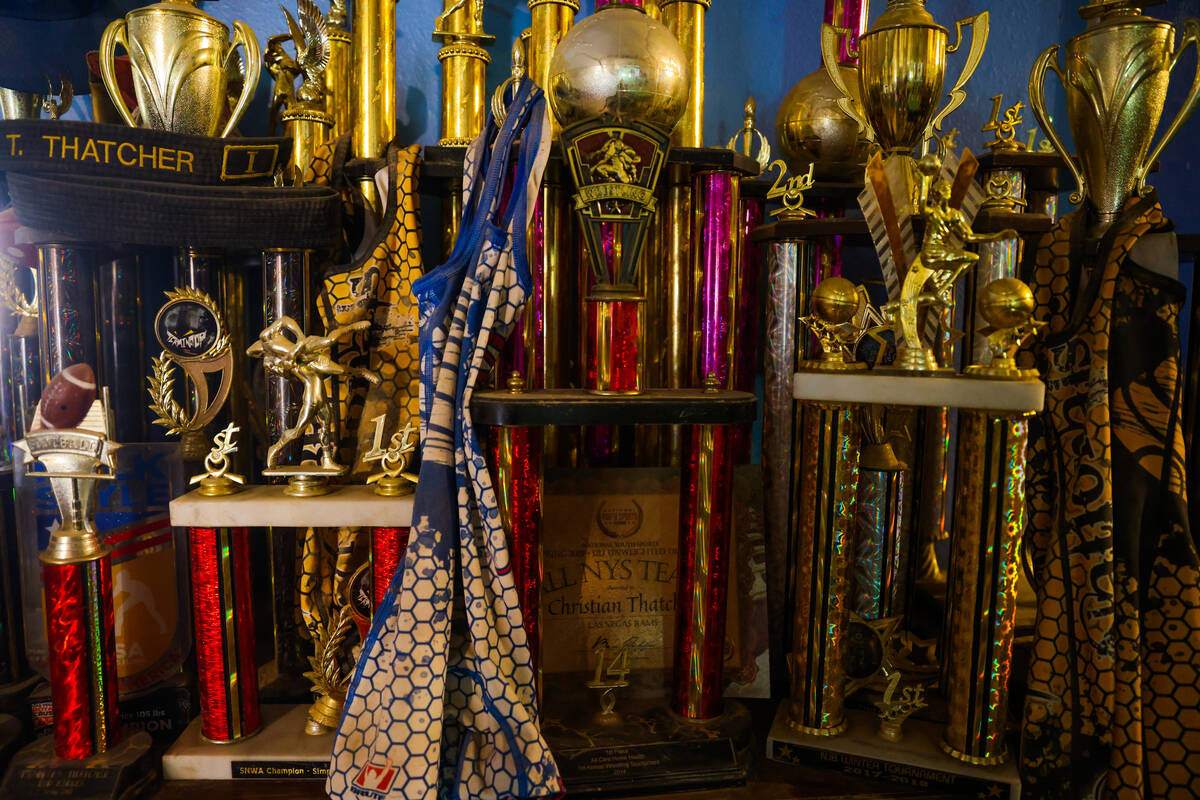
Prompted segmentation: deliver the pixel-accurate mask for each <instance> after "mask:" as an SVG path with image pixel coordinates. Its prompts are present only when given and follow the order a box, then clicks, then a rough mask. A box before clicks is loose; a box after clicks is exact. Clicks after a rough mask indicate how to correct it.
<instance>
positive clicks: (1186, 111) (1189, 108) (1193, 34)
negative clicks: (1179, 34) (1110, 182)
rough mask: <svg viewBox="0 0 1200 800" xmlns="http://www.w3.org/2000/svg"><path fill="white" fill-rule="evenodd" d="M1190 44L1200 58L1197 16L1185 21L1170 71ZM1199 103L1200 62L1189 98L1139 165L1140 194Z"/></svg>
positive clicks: (1199, 34)
mask: <svg viewBox="0 0 1200 800" xmlns="http://www.w3.org/2000/svg"><path fill="white" fill-rule="evenodd" d="M1188 45H1196V50H1197V57H1198V58H1200V20H1198V19H1195V18H1193V19H1188V20H1184V22H1183V41H1181V42H1180V43H1179V49H1178V50H1176V51H1175V52H1174V53H1172V54H1171V63H1170V65H1169V66H1168V67H1167V72H1168V73H1170V72H1174V71H1175V67H1176V66H1177V65H1178V64H1179V59H1180V57H1181V56H1183V51H1184V50H1187V48H1188ZM1197 104H1200V63H1197V65H1196V77H1195V78H1193V79H1192V88H1191V89H1190V90H1189V91H1188V96H1187V99H1186V100H1184V101H1183V107H1182V108H1180V109H1179V113H1178V114H1176V115H1175V119H1174V120H1173V121H1172V122H1171V125H1170V127H1168V128H1167V130H1166V133H1164V134H1163V135H1162V138H1161V139H1159V140H1158V144H1156V145H1154V149H1153V150H1151V151H1150V155H1148V156H1146V160H1145V161H1143V162H1142V164H1141V166H1139V167H1138V172H1137V183H1135V184H1134V185H1135V186H1136V187H1137V193H1138V194H1139V195H1144V194H1145V193H1146V189H1147V186H1146V175H1147V174H1148V173H1149V172H1150V167H1151V166H1152V165H1153V164H1154V162H1155V161H1157V160H1158V157H1159V156H1160V155H1162V151H1163V148H1165V147H1166V146H1167V145H1168V144H1170V142H1171V140H1172V139H1174V138H1175V134H1177V133H1179V129H1180V128H1181V127H1183V123H1185V122H1187V121H1188V117H1190V116H1192V112H1193V111H1195V110H1196V106H1197Z"/></svg>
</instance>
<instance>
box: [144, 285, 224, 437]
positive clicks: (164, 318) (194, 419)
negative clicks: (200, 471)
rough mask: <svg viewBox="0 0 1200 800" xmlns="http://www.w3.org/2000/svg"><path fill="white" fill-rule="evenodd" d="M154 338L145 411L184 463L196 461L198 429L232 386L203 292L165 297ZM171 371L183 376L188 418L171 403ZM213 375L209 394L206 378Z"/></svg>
mask: <svg viewBox="0 0 1200 800" xmlns="http://www.w3.org/2000/svg"><path fill="white" fill-rule="evenodd" d="M154 335H155V337H156V338H157V339H158V344H159V346H160V347H162V354H161V355H159V357H158V358H155V359H152V361H151V364H152V366H153V372H152V373H151V375H150V386H149V389H150V410H151V411H153V412H154V413H155V414H156V415H157V417H156V418H155V420H154V424H155V425H161V426H163V427H164V428H166V429H167V434H168V435H171V436H174V435H176V434H178V435H179V436H180V439H181V444H182V446H183V458H184V460H185V461H199V460H200V459H202V458H204V454H205V451H206V446H205V440H206V437H205V435H204V427H205V426H206V425H208V423H210V422H212V420H213V418H214V417H216V416H217V413H218V412H220V410H221V406H223V405H224V404H225V399H226V398H227V397H229V388H230V386H232V384H233V351H232V350H231V349H230V347H229V334H228V332H227V331H226V330H225V321H224V320H223V319H222V317H221V312H220V311H219V310H218V309H217V304H216V303H215V302H213V299H212V298H211V297H209V296H208V295H207V294H205V293H204V292H201V291H198V290H196V289H190V288H186V287H185V288H182V289H175V290H174V291H170V292H167V302H166V304H164V305H163V307H162V308H161V309H159V311H158V315H157V316H156V317H155V318H154ZM175 367H179V368H180V369H182V370H183V374H184V375H185V376H186V383H185V385H184V387H183V389H184V394H185V395H186V396H187V398H189V399H187V400H185V403H187V404H190V405H191V406H192V410H191V411H190V412H189V411H187V410H186V408H185V407H184V404H181V403H180V402H178V401H177V400H176V397H175ZM214 373H216V374H217V375H218V380H217V388H216V391H215V392H211V391H210V387H209V380H208V376H209V375H212V374H214Z"/></svg>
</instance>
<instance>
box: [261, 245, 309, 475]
mask: <svg viewBox="0 0 1200 800" xmlns="http://www.w3.org/2000/svg"><path fill="white" fill-rule="evenodd" d="M262 261H263V326H264V327H266V326H268V325H270V324H272V323H273V322H275V321H277V320H279V319H282V318H283V317H291V318H292V319H294V320H296V321H297V322H298V323H299V324H300V327H302V328H303V329H305V330H307V329H308V323H309V313H308V311H309V308H310V305H311V300H310V297H309V286H310V283H309V251H307V250H291V249H283V248H272V249H270V250H264V251H263V254H262ZM299 403H300V398H299V397H298V396H297V392H296V390H295V388H294V387H293V386H292V384H291V383H290V382H289V381H288V380H287V379H286V378H281V377H271V376H268V377H267V409H266V412H267V413H266V422H267V431H266V433H267V441H270V442H275V441H278V440H279V439H280V438H281V437H282V436H283V431H284V428H285V427H286V423H287V420H288V419H291V418H292V417H293V416H294V415H295V411H296V410H297V409H298V408H299ZM298 455H299V447H298V446H296V445H294V444H293V445H290V446H288V447H287V448H285V449H284V451H283V453H282V455H281V458H280V463H284V464H288V463H292V461H293V460H295V459H296V458H297V457H298Z"/></svg>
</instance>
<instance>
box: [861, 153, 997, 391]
mask: <svg viewBox="0 0 1200 800" xmlns="http://www.w3.org/2000/svg"><path fill="white" fill-rule="evenodd" d="M921 167H922V169H923V170H926V171H927V172H929V173H931V175H937V174H938V172H940V171H941V163H940V162H937V161H933V162H930V164H929V165H927V164H926V162H925V160H924V159H923V160H922V163H921ZM950 196H951V187H950V183H949V182H948V181H947V180H945V179H944V178H941V177H938V178H936V179H935V180H933V182H932V184H931V185H930V187H929V193H928V196H927V197H926V200H925V208H924V213H923V216H924V218H925V239H924V241H922V243H921V251H920V253H919V254H918V255H917V258H916V259H915V260H914V261H913V263H912V265H911V266H910V267H909V270H908V273H907V274H906V275H905V277H904V284H903V286H902V287H901V289H900V299H899V300H896V301H894V302H891V303H888V304H887V305H885V306H884V307H883V308H882V309H881V311H882V312H883V315H884V316H885V317H886V318H887V319H888V320H889V321H890V322H891V323H892V324H893V326H894V330H895V334H896V341H897V343H898V346H897V354H896V362H895V365H894V366H895V368H897V369H900V370H904V371H911V372H936V371H941V370H943V369H948V368H942V367H940V366H939V365H938V362H937V358H936V357H935V356H934V352H933V350H932V348H931V347H930V345H929V344H928V343H926V342H925V341H923V340H922V339H921V331H920V328H919V327H918V324H917V319H918V316H919V315H920V312H921V311H922V310H923V309H926V308H929V309H932V310H934V311H935V312H937V313H941V312H942V311H944V310H945V309H947V308H949V307H950V306H951V305H953V302H954V286H955V284H956V283H957V282H958V280H959V278H961V277H962V276H963V275H964V274H965V273H966V272H967V270H969V269H971V268H972V267H974V266H975V264H976V263H977V262H978V261H979V254H978V253H971V252H968V251H967V250H966V249H965V248H964V247H963V246H962V243H967V244H976V243H980V242H995V241H999V240H1001V239H1010V238H1015V237H1016V236H1017V232H1016V231H1014V230H1011V229H1006V230H1002V231H1000V232H998V233H986V234H985V233H975V232H974V231H973V230H971V226H970V225H969V224H967V218H966V216H965V215H964V214H963V212H962V211H961V210H960V209H957V208H953V207H952V206H951V205H950Z"/></svg>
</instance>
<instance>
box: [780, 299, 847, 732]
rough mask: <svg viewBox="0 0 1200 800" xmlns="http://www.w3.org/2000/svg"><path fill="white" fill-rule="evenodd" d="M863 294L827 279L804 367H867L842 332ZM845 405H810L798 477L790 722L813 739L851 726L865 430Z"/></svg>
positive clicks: (808, 322) (807, 322)
mask: <svg viewBox="0 0 1200 800" xmlns="http://www.w3.org/2000/svg"><path fill="white" fill-rule="evenodd" d="M858 305H859V297H858V293H857V291H856V289H855V287H854V285H853V284H851V283H850V282H849V281H847V280H846V279H844V278H830V279H827V280H824V281H822V282H821V284H820V285H819V286H817V288H816V290H815V291H814V292H813V297H812V313H811V314H810V315H809V316H806V317H802V318H801V320H800V321H801V322H802V323H803V324H804V326H805V327H806V328H807V329H808V330H810V331H811V332H812V334H813V336H814V337H815V338H816V339H817V341H818V342H819V343H820V346H821V351H822V352H821V356H820V358H819V359H809V360H802V361H800V362H799V364H798V367H799V372H800V374H801V376H803V374H804V373H805V372H806V371H810V372H817V373H821V372H825V373H839V372H853V371H859V370H864V369H866V365H865V364H863V363H862V362H859V361H855V360H854V357H853V350H852V346H853V340H852V339H850V338H848V337H847V334H846V331H845V329H844V328H843V327H842V326H844V325H845V324H846V323H847V322H849V321H850V320H851V319H852V318H853V317H854V315H855V313H856V311H857V310H858ZM856 416H857V414H856V410H855V407H854V406H852V405H849V404H845V403H816V402H809V403H806V404H805V407H804V413H803V416H802V420H803V421H802V425H803V428H802V430H801V438H802V440H803V443H804V448H803V454H804V456H803V463H802V465H801V468H800V470H799V471H798V474H797V476H796V480H797V489H796V492H797V495H798V500H797V505H798V507H799V509H800V511H799V513H800V519H799V527H798V530H797V533H796V555H795V559H796V576H795V590H794V592H795V620H794V623H793V626H794V627H793V632H792V643H791V652H790V654H789V655H788V665H789V667H790V670H791V677H792V682H791V700H790V703H789V705H788V709H789V723H790V725H791V727H792V728H793V729H794V730H797V731H799V732H801V733H805V734H809V735H812V736H836V735H838V734H840V733H842V732H843V731H845V729H846V717H845V708H844V699H845V679H846V675H845V668H844V666H843V662H842V658H843V645H844V640H845V635H846V623H847V621H848V611H849V596H850V560H851V558H852V557H853V541H854V525H855V510H856V506H857V502H858V471H859V446H860V443H859V425H858V420H857V419H856Z"/></svg>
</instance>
